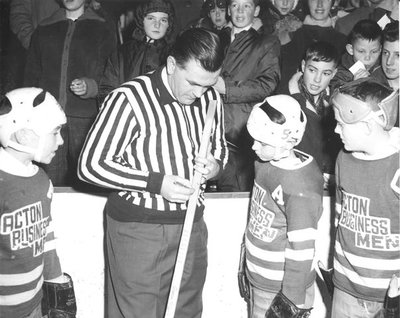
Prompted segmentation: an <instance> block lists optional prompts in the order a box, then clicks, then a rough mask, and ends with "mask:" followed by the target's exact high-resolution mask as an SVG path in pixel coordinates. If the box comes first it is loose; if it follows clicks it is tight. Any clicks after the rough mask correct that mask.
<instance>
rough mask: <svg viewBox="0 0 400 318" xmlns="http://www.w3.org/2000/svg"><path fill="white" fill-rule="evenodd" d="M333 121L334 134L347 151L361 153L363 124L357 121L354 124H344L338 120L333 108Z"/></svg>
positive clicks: (363, 140) (363, 132)
mask: <svg viewBox="0 0 400 318" xmlns="http://www.w3.org/2000/svg"><path fill="white" fill-rule="evenodd" d="M334 112H335V119H336V121H337V124H336V128H335V133H337V134H338V135H339V136H340V139H342V142H343V145H344V148H345V149H346V150H347V151H363V149H364V147H363V144H364V143H365V138H364V136H365V131H364V129H365V125H366V123H365V122H362V121H359V122H356V123H354V124H346V123H344V122H343V120H342V119H341V118H340V115H339V112H338V110H337V109H336V108H335V107H334Z"/></svg>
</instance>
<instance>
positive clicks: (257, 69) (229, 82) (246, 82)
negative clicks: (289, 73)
mask: <svg viewBox="0 0 400 318" xmlns="http://www.w3.org/2000/svg"><path fill="white" fill-rule="evenodd" d="M220 36H221V40H222V42H223V43H225V45H226V55H225V60H224V63H223V65H222V72H221V76H222V77H223V79H224V81H225V86H226V94H225V95H224V96H223V100H224V109H225V134H226V138H227V140H229V141H230V142H232V143H234V144H236V143H237V142H238V140H239V139H240V136H241V135H242V134H243V132H246V122H247V118H248V116H249V114H250V111H251V110H252V108H253V106H254V105H255V104H256V103H258V102H261V101H263V100H264V99H265V98H266V97H267V96H269V95H271V94H272V93H273V92H274V90H275V88H276V85H277V83H278V81H279V78H280V70H279V54H280V43H279V40H278V38H277V37H275V36H272V35H267V36H266V35H261V34H259V33H258V32H257V31H255V30H254V29H253V28H251V29H250V30H248V31H242V32H240V33H238V34H237V35H236V37H235V39H234V41H233V42H232V43H230V42H231V29H230V28H225V29H224V30H222V32H221V33H220Z"/></svg>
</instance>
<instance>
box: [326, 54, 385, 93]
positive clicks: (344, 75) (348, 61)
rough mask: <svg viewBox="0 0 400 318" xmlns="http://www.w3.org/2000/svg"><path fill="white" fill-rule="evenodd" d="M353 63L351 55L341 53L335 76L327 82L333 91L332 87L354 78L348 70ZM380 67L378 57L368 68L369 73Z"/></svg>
mask: <svg viewBox="0 0 400 318" xmlns="http://www.w3.org/2000/svg"><path fill="white" fill-rule="evenodd" d="M353 64H354V60H353V56H352V55H350V54H349V53H348V52H345V53H344V54H343V55H342V58H341V62H340V64H339V65H338V68H337V72H336V74H335V76H334V77H333V78H332V80H331V81H330V83H329V87H330V88H331V90H332V91H333V90H334V89H336V88H338V87H340V86H341V85H343V84H345V83H348V82H351V81H353V80H354V75H353V73H352V72H350V71H349V69H350V67H351V66H352V65H353ZM378 68H380V59H378V60H377V61H376V63H375V65H374V66H373V67H371V69H370V70H369V72H370V74H372V73H373V72H375V70H377V69H378Z"/></svg>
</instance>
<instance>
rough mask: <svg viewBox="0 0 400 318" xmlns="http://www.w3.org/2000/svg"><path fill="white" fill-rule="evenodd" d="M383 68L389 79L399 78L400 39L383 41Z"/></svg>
mask: <svg viewBox="0 0 400 318" xmlns="http://www.w3.org/2000/svg"><path fill="white" fill-rule="evenodd" d="M382 69H383V72H384V73H385V75H386V77H387V78H388V79H390V80H396V79H398V78H399V41H394V42H389V41H385V42H384V43H383V49H382Z"/></svg>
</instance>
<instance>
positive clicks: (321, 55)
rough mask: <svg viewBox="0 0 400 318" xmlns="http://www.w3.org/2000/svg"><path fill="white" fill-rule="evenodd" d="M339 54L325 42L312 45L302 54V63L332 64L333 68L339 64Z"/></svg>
mask: <svg viewBox="0 0 400 318" xmlns="http://www.w3.org/2000/svg"><path fill="white" fill-rule="evenodd" d="M339 58H340V56H339V53H338V51H337V50H336V48H335V46H333V45H332V44H331V43H328V42H325V41H317V42H314V43H312V44H311V45H310V46H309V47H308V48H307V50H306V52H305V54H304V61H305V62H307V61H310V60H311V61H314V62H333V63H334V64H335V67H336V66H337V65H338V64H339Z"/></svg>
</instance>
